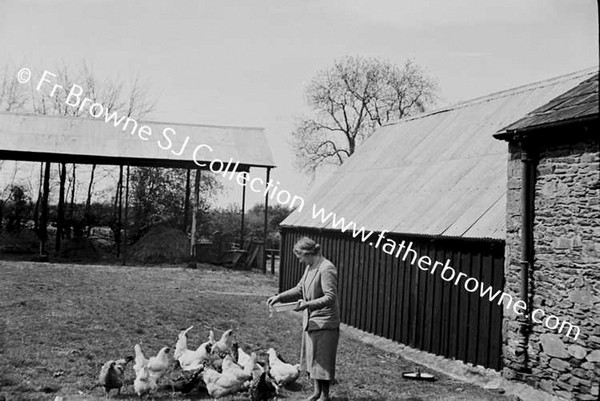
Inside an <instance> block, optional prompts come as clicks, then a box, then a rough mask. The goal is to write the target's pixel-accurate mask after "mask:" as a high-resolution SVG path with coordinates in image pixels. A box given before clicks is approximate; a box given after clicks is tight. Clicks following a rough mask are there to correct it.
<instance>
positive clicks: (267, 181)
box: [261, 167, 271, 273]
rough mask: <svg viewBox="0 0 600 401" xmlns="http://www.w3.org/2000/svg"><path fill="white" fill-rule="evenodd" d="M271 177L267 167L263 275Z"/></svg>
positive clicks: (265, 259) (264, 270) (265, 270)
mask: <svg viewBox="0 0 600 401" xmlns="http://www.w3.org/2000/svg"><path fill="white" fill-rule="evenodd" d="M270 176H271V168H270V167H267V180H266V181H265V184H266V185H267V187H266V191H265V220H264V227H263V228H264V231H263V239H264V246H263V258H262V261H263V265H262V266H261V268H262V271H263V273H266V272H267V234H268V233H267V222H268V216H269V179H270Z"/></svg>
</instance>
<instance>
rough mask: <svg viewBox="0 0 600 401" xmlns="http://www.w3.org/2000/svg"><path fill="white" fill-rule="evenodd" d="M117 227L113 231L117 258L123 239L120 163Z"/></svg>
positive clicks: (121, 170) (119, 254) (121, 166)
mask: <svg viewBox="0 0 600 401" xmlns="http://www.w3.org/2000/svg"><path fill="white" fill-rule="evenodd" d="M116 201H117V229H116V232H115V240H116V241H115V242H116V243H117V244H116V245H117V258H120V257H121V241H122V240H123V238H121V227H123V225H122V220H121V215H122V213H123V165H122V164H121V165H120V166H119V184H118V187H117V199H116Z"/></svg>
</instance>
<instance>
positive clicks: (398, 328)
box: [393, 256, 406, 342]
mask: <svg viewBox="0 0 600 401" xmlns="http://www.w3.org/2000/svg"><path fill="white" fill-rule="evenodd" d="M393 267H394V273H395V275H396V278H395V279H394V280H393V283H394V292H393V297H394V300H395V302H394V304H395V310H394V314H393V317H394V320H395V324H394V340H395V341H398V342H404V340H405V339H404V338H403V337H402V331H403V329H404V326H403V322H404V318H405V316H404V315H405V311H404V310H405V309H404V299H405V297H404V295H405V293H406V291H405V286H404V277H405V270H404V265H403V264H402V263H401V261H400V259H399V258H396V257H395V256H394V264H393Z"/></svg>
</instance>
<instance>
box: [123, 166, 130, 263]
mask: <svg viewBox="0 0 600 401" xmlns="http://www.w3.org/2000/svg"><path fill="white" fill-rule="evenodd" d="M129 175H130V173H129V166H127V179H126V181H125V182H126V184H125V223H124V224H123V265H125V262H126V260H127V227H128V225H127V217H128V213H127V210H128V209H129Z"/></svg>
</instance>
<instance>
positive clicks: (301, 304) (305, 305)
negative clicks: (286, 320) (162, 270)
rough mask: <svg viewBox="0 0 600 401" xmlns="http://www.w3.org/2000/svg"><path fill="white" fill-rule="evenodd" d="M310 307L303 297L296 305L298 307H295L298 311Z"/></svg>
mask: <svg viewBox="0 0 600 401" xmlns="http://www.w3.org/2000/svg"><path fill="white" fill-rule="evenodd" d="M306 308H308V302H306V301H305V300H303V299H300V300H298V306H296V309H294V310H295V311H297V312H300V311H302V310H304V309H306Z"/></svg>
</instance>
